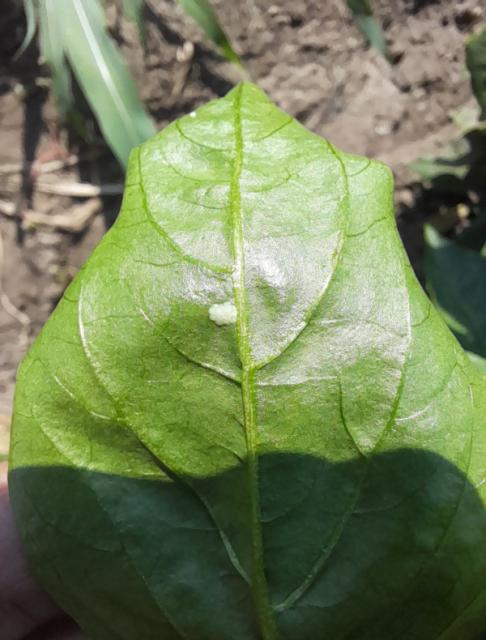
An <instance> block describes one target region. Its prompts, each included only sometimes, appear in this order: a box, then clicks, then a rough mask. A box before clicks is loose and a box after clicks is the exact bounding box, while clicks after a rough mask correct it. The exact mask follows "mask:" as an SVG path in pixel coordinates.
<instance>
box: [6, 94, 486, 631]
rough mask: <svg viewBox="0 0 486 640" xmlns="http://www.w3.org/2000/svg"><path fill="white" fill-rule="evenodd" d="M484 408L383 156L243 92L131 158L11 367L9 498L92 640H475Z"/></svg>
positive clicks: (38, 565)
mask: <svg viewBox="0 0 486 640" xmlns="http://www.w3.org/2000/svg"><path fill="white" fill-rule="evenodd" d="M225 305H227V306H226V307H225V309H226V310H229V309H231V310H232V308H233V307H234V309H235V311H236V313H233V312H232V316H231V319H232V320H233V319H234V322H219V323H218V322H215V320H214V317H215V316H214V314H213V318H211V313H210V310H211V309H213V312H214V310H215V309H217V310H219V311H221V309H222V307H224V306H225ZM228 305H229V306H228ZM228 317H229V316H228V315H226V316H225V314H223V320H224V319H228ZM220 319H221V317H220ZM485 409H486V393H485V386H484V382H483V381H482V379H480V378H479V376H478V375H477V374H476V372H475V370H474V368H473V367H472V365H471V364H470V363H469V361H468V359H467V358H466V356H465V354H464V352H463V351H462V349H461V348H460V346H459V345H458V343H457V342H456V340H455V338H454V337H453V336H452V335H451V333H450V332H449V330H448V329H447V327H446V326H445V324H444V323H443V321H442V319H441V318H440V317H439V315H438V314H437V313H436V312H435V311H434V309H433V307H432V305H431V303H430V302H429V300H428V299H427V298H426V296H425V295H424V293H423V292H422V290H421V289H420V286H419V285H418V283H417V281H416V279H415V276H414V274H413V272H412V269H411V267H410V265H409V263H408V260H407V258H406V255H405V252H404V250H403V247H402V245H401V242H400V239H399V236H398V234H397V230H396V226H395V220H394V216H393V210H392V179H391V175H390V171H389V170H388V169H387V168H386V167H384V166H383V165H381V164H380V163H377V162H373V161H370V160H367V159H365V158H358V157H355V156H351V155H348V154H344V153H341V152H339V151H337V150H336V149H335V148H334V147H333V146H332V145H331V144H330V143H328V142H327V141H326V140H324V139H322V138H320V137H318V136H315V135H313V134H311V133H309V132H308V131H307V130H306V129H305V128H303V127H302V126H301V125H299V124H298V123H297V122H296V121H295V120H293V119H292V118H291V117H289V116H288V115H286V114H284V113H282V112H281V111H279V110H278V109H277V108H276V107H275V106H274V105H272V104H271V103H270V102H269V101H268V99H267V98H266V97H265V96H264V94H262V92H261V91H259V90H258V89H257V88H256V87H254V86H252V85H249V84H243V85H240V86H238V87H237V88H235V89H234V90H233V91H231V92H230V93H229V94H228V95H227V96H226V97H225V98H223V99H220V100H217V101H215V102H212V103H209V104H208V105H206V106H204V107H202V108H201V109H199V110H198V111H197V112H196V114H195V117H192V115H189V116H187V117H184V118H182V119H180V120H178V121H176V122H174V123H173V124H171V125H170V126H169V127H167V128H166V129H165V130H164V131H162V132H161V133H160V134H158V135H157V136H156V137H155V138H153V139H152V140H150V141H149V142H147V143H145V144H144V145H142V146H141V147H139V148H137V149H136V150H134V151H133V152H132V155H131V160H130V165H129V172H128V177H127V183H126V188H125V196H124V201H123V207H122V211H121V213H120V216H119V218H118V220H117V222H116V224H115V225H114V227H113V228H112V229H111V230H110V231H109V232H108V233H107V234H106V236H105V238H104V239H103V241H102V242H101V244H100V245H99V247H98V248H97V249H96V251H95V252H94V254H93V255H92V257H91V258H90V260H89V261H88V263H87V264H86V266H85V267H84V269H83V270H82V272H81V273H80V274H79V275H78V277H77V278H76V279H75V280H74V282H73V283H72V285H71V286H70V287H69V289H68V290H67V292H66V294H65V296H64V298H63V299H62V301H61V302H60V304H59V306H58V308H57V309H56V311H55V312H54V314H53V315H52V317H51V319H50V320H49V322H48V323H47V324H46V326H45V327H44V329H43V331H42V333H41V335H40V336H39V337H38V339H37V341H36V343H35V345H34V346H33V348H32V349H31V351H30V352H29V355H28V356H27V357H26V359H25V361H24V363H23V365H22V368H21V371H20V373H19V381H18V386H17V394H16V404H15V417H14V428H13V440H12V449H11V476H10V488H11V494H12V502H13V506H14V510H15V513H16V517H17V522H18V524H19V528H20V530H21V533H22V537H23V540H24V544H25V546H26V549H27V552H28V554H29V557H30V561H31V566H32V568H33V570H34V571H35V573H36V575H37V576H38V577H39V579H40V580H41V581H42V582H43V584H44V585H45V586H46V587H47V588H48V590H49V591H50V592H51V593H52V594H53V596H54V597H55V598H56V599H57V600H58V601H59V602H60V604H61V605H62V606H63V607H64V608H65V609H66V610H67V611H68V612H69V613H70V614H71V615H73V616H74V617H75V618H76V620H78V621H79V623H80V624H81V626H82V627H83V628H84V629H85V630H86V633H87V634H88V635H89V636H90V637H91V638H92V639H93V640H112V639H113V640H115V639H120V638H123V639H124V640H155V639H157V640H160V638H164V639H165V640H180V639H187V640H320V639H321V638H333V640H351V638H356V639H357V638H359V639H360V640H390V639H391V638H393V639H394V640H410V639H412V638H413V640H431V639H436V640H438V639H439V638H440V639H441V640H457V639H458V638H461V639H464V640H468V639H469V638H470V639H471V640H473V638H474V634H477V633H479V632H480V631H481V630H482V627H483V626H484V620H485V617H486V590H485V587H486V513H485V509H484V498H485V495H486V493H485V490H486V483H485V459H486V458H485V455H486V436H485V432H484V426H485V425H484V422H485Z"/></svg>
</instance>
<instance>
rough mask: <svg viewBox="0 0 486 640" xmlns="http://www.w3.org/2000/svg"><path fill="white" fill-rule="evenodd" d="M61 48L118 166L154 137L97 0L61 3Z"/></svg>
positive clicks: (68, 0)
mask: <svg viewBox="0 0 486 640" xmlns="http://www.w3.org/2000/svg"><path fill="white" fill-rule="evenodd" d="M62 24H63V29H64V49H65V53H66V56H67V58H68V60H69V63H70V65H71V67H72V69H73V71H74V74H75V76H76V78H77V80H78V82H79V84H80V86H81V88H82V90H83V93H84V94H85V96H86V99H87V100H88V102H89V104H90V106H91V108H92V109H93V112H94V114H95V116H96V118H97V120H98V123H99V125H100V128H101V131H102V132H103V136H104V137H105V139H106V141H107V143H108V145H109V146H110V147H111V149H112V151H113V153H114V154H115V155H116V157H117V158H118V160H119V161H120V163H121V164H122V165H125V164H126V162H127V159H128V155H129V153H130V150H131V149H132V148H133V147H135V146H137V145H138V144H140V143H141V142H143V141H144V140H146V139H147V138H150V137H151V136H152V135H153V134H154V133H155V127H154V124H153V122H152V120H151V118H150V117H149V116H148V114H147V113H146V111H145V109H144V107H143V104H142V103H141V101H140V98H139V97H138V94H137V90H136V87H135V84H134V82H133V79H132V77H131V76H130V74H129V72H128V70H127V68H126V66H125V63H124V61H123V59H122V57H121V54H120V52H119V51H118V49H117V48H116V47H115V45H114V43H113V41H112V40H111V38H110V37H109V36H108V34H107V33H106V31H105V26H104V14H103V11H102V9H101V6H100V5H99V2H98V0H64V2H63V12H62Z"/></svg>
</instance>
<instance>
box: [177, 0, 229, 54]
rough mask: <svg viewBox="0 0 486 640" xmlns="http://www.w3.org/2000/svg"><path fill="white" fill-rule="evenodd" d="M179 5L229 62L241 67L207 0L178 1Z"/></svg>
mask: <svg viewBox="0 0 486 640" xmlns="http://www.w3.org/2000/svg"><path fill="white" fill-rule="evenodd" d="M179 4H180V5H181V6H182V8H183V9H184V10H185V11H186V13H187V14H188V15H190V16H191V18H193V20H195V21H196V22H197V24H198V25H199V26H200V27H201V29H202V30H203V31H204V33H205V34H206V35H207V37H208V38H209V39H210V40H211V41H212V42H213V43H214V44H215V45H216V46H217V47H218V48H219V49H221V51H222V52H223V54H224V55H225V56H226V58H227V59H228V60H229V61H230V62H234V63H235V64H238V65H241V60H240V58H239V57H238V54H237V53H236V52H235V50H234V49H233V47H232V46H231V43H230V41H229V40H228V37H227V36H226V34H225V32H224V31H223V28H222V27H221V25H220V24H219V22H218V18H217V17H216V14H215V13H214V11H213V8H212V7H211V5H210V4H209V2H208V1H207V0H179Z"/></svg>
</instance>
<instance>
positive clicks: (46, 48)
mask: <svg viewBox="0 0 486 640" xmlns="http://www.w3.org/2000/svg"><path fill="white" fill-rule="evenodd" d="M38 11H39V48H40V53H41V56H42V58H43V59H44V60H45V62H46V64H47V65H48V66H49V69H50V71H51V75H52V89H53V92H54V95H55V97H56V100H57V106H58V108H59V111H60V113H61V115H62V116H63V117H66V116H67V115H68V114H69V113H70V112H72V110H73V106H74V104H73V93H72V87H71V73H70V71H69V68H68V65H67V61H66V57H65V53H64V36H63V34H64V30H65V28H66V25H65V22H64V20H63V16H62V14H61V13H60V12H59V3H58V2H57V1H56V0H42V2H39V4H38Z"/></svg>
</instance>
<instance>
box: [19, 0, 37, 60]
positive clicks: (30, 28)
mask: <svg viewBox="0 0 486 640" xmlns="http://www.w3.org/2000/svg"><path fill="white" fill-rule="evenodd" d="M24 12H25V20H26V24H27V29H26V31H25V37H24V39H23V41H22V44H21V45H20V47H19V49H18V51H17V52H16V54H15V55H14V57H13V59H14V60H18V59H19V58H20V56H21V55H22V54H23V53H24V52H25V51H26V50H27V47H28V46H29V44H30V43H31V42H32V40H33V39H34V36H35V32H36V31H37V14H36V6H35V5H34V0H24Z"/></svg>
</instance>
